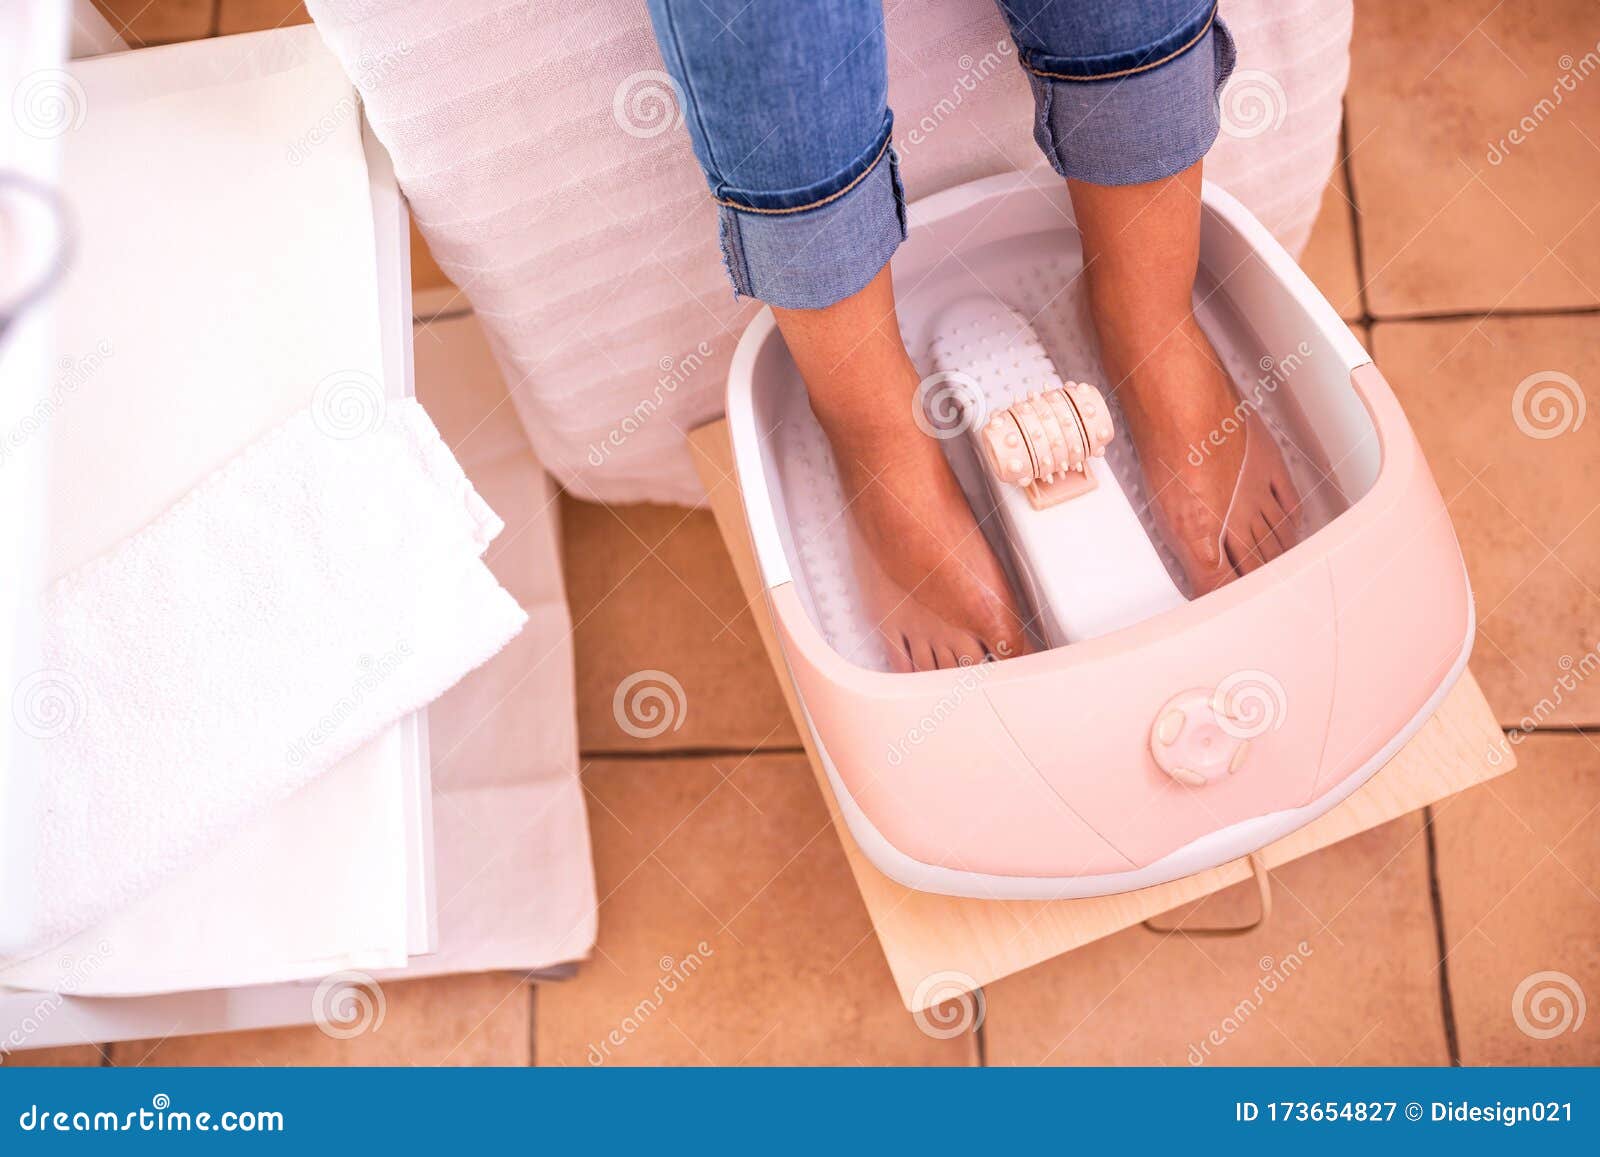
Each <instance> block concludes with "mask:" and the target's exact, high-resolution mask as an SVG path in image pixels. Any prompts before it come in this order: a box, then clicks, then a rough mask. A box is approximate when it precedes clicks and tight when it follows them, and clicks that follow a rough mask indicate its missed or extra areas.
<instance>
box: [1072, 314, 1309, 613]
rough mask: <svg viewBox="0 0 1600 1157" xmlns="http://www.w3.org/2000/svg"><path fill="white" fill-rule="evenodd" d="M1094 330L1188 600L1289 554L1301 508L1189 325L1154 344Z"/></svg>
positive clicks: (1271, 447) (1266, 440)
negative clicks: (1187, 587) (1185, 581)
mask: <svg viewBox="0 0 1600 1157" xmlns="http://www.w3.org/2000/svg"><path fill="white" fill-rule="evenodd" d="M1098 328H1099V329H1100V331H1101V354H1102V357H1103V359H1104V361H1105V364H1106V370H1107V372H1108V374H1109V375H1110V377H1111V381H1112V383H1113V384H1115V386H1116V389H1117V397H1118V400H1119V401H1120V402H1121V404H1122V411H1123V414H1124V415H1125V417H1126V418H1127V422H1128V433H1129V434H1130V435H1131V436H1132V438H1133V442H1134V445H1135V446H1137V447H1138V450H1139V462H1140V465H1141V466H1142V467H1143V470H1144V476H1145V482H1146V483H1147V484H1148V486H1149V489H1150V495H1151V501H1152V504H1153V506H1154V507H1155V513H1156V518H1157V522H1158V523H1159V524H1160V525H1161V528H1162V530H1163V532H1164V534H1165V535H1166V538H1167V541H1168V544H1169V545H1170V546H1171V547H1172V549H1173V551H1174V552H1175V553H1176V554H1177V556H1178V561H1179V564H1180V565H1181V566H1182V567H1183V570H1184V574H1185V576H1186V577H1187V578H1188V580H1189V585H1190V587H1191V588H1192V591H1191V593H1192V594H1193V595H1196V596H1198V595H1202V594H1205V593H1207V592H1209V591H1213V590H1216V589H1217V588H1218V587H1220V586H1223V585H1224V584H1226V583H1229V582H1232V581H1233V580H1234V579H1235V578H1238V577H1239V576H1241V575H1246V574H1249V573H1250V572H1251V571H1253V570H1255V569H1256V568H1257V567H1259V566H1261V565H1263V564H1264V563H1267V562H1270V561H1272V560H1273V559H1274V558H1277V557H1278V555H1280V554H1282V553H1283V552H1284V551H1285V550H1287V549H1289V547H1291V546H1293V545H1294V544H1295V542H1296V541H1298V512H1299V505H1300V499H1299V496H1298V495H1297V494H1296V492H1295V489H1294V484H1293V483H1292V482H1291V481H1290V479H1289V473H1288V471H1287V469H1285V467H1284V463H1283V458H1282V455H1281V454H1279V452H1278V448H1277V446H1276V444H1274V442H1273V441H1272V438H1271V436H1270V435H1269V434H1268V433H1267V430H1266V427H1265V426H1264V425H1263V424H1262V422H1261V419H1260V418H1259V417H1258V416H1257V415H1256V414H1255V413H1254V412H1253V411H1252V410H1251V409H1250V408H1249V407H1248V406H1246V405H1244V404H1242V403H1241V402H1240V400H1239V397H1238V395H1237V394H1236V393H1235V392H1234V389H1233V386H1232V384H1231V382H1230V381H1229V380H1228V376H1227V372H1226V371H1225V370H1224V369H1223V367H1222V363H1221V361H1220V360H1219V359H1218V357H1217V354H1216V351H1215V350H1214V349H1213V348H1212V346H1211V342H1210V341H1209V340H1208V339H1207V338H1206V336H1205V333H1204V332H1203V331H1202V330H1201V329H1200V326H1199V325H1198V323H1196V321H1195V319H1194V317H1193V315H1192V314H1191V315H1189V316H1187V317H1186V318H1185V319H1184V320H1183V321H1182V322H1180V323H1179V324H1178V325H1177V326H1175V327H1174V328H1172V329H1171V330H1170V331H1168V332H1167V333H1166V335H1165V336H1163V337H1161V338H1159V339H1155V340H1140V338H1139V337H1138V336H1137V335H1136V334H1133V333H1130V332H1128V331H1127V329H1126V327H1118V326H1117V325H1116V324H1114V323H1113V324H1111V325H1102V326H1099V327H1098ZM1117 383H1120V384H1117Z"/></svg>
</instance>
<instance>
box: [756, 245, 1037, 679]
mask: <svg viewBox="0 0 1600 1157" xmlns="http://www.w3.org/2000/svg"><path fill="white" fill-rule="evenodd" d="M772 312H773V314H774V316H776V317H777V319H778V327H779V328H780V329H781V330H782V331H783V340H784V342H785V344H787V345H788V347H789V353H790V355H791V356H792V357H793V358H794V360H795V364H796V365H797V366H798V367H799V369H800V373H801V375H802V376H803V377H804V378H805V380H806V389H807V392H808V393H809V394H810V397H811V409H812V412H813V413H815V414H816V415H817V420H818V422H819V423H821V425H822V429H823V432H824V433H825V434H827V436H828V441H829V442H830V443H831V444H832V446H833V457H834V462H835V463H836V464H837V466H838V470H839V479H840V481H841V482H842V483H843V484H844V492H845V496H846V499H847V502H846V509H845V511H844V512H843V514H842V517H843V518H844V519H845V520H846V522H847V524H848V525H849V527H850V536H851V539H850V545H851V553H852V555H853V556H854V562H855V564H856V572H857V576H858V578H859V581H860V583H861V588H862V594H863V596H864V598H865V599H866V605H867V610H868V613H869V614H870V615H871V616H872V621H873V622H874V623H875V624H876V625H877V629H878V632H879V633H880V634H881V635H882V636H883V638H884V641H885V643H886V645H887V649H888V652H889V658H890V662H891V664H892V665H893V666H894V668H895V669H896V670H899V671H913V670H914V671H931V670H933V669H935V668H938V667H955V666H959V665H964V664H967V663H979V662H982V661H983V660H984V659H986V658H989V657H991V656H992V657H994V658H1005V657H1006V656H1008V655H1017V654H1021V653H1022V651H1023V650H1024V649H1025V640H1026V636H1025V634H1024V632H1023V629H1022V620H1021V616H1020V615H1018V613H1017V604H1016V599H1015V597H1014V596H1013V595H1012V593H1011V588H1010V586H1009V585H1008V584H1007V582H1006V577H1005V572H1004V570H1003V569H1002V568H1001V566H1000V562H999V560H998V559H996V558H995V556H994V552H993V551H991V550H990V549H989V543H988V541H987V540H985V538H984V537H983V532H982V531H981V530H979V529H978V524H977V520H976V519H974V518H973V516H972V510H971V508H970V507H969V506H968V505H967V499H966V496H965V495H964V494H962V492H961V486H960V484H959V483H957V482H956V478H955V475H954V474H953V473H951V470H950V466H949V464H948V463H947V462H946V461H945V458H944V452H943V451H942V450H941V448H940V445H939V442H938V441H937V440H936V439H934V438H931V437H929V436H928V435H926V434H924V433H923V432H922V431H921V429H919V428H918V426H917V424H916V422H915V421H914V419H913V413H912V405H913V403H914V401H915V398H916V393H917V386H918V384H919V382H918V377H917V370H916V367H915V366H913V365H912V364H911V358H910V356H909V355H907V353H906V348H905V345H904V343H903V342H902V341H901V339H900V326H899V322H898V321H897V320H896V317H895V308H894V283H893V278H892V275H891V273H890V271H889V268H888V267H887V266H885V267H884V268H883V269H882V270H881V271H880V272H879V274H878V275H877V276H876V277H875V278H873V280H872V281H871V282H870V283H869V284H868V285H867V286H866V287H865V288H864V289H862V290H861V291H860V292H859V293H856V294H854V295H852V296H850V297H847V298H845V299H844V300H843V301H840V302H837V303H836V304H834V305H830V306H828V307H827V308H825V309H809V310H808V309H799V310H796V309H779V308H776V307H774V309H773V311H772Z"/></svg>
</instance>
